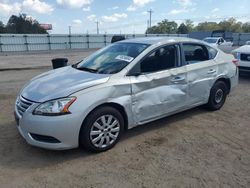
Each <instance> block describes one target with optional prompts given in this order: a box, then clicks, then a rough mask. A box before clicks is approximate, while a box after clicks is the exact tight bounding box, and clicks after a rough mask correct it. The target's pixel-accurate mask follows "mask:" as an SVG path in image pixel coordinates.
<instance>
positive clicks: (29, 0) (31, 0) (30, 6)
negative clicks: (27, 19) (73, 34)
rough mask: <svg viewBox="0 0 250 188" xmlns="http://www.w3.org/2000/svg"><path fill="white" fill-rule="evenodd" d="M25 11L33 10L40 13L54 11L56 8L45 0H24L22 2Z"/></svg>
mask: <svg viewBox="0 0 250 188" xmlns="http://www.w3.org/2000/svg"><path fill="white" fill-rule="evenodd" d="M22 8H23V10H24V11H26V12H27V11H33V12H36V13H39V14H50V13H51V12H53V11H54V8H53V7H52V6H51V5H50V4H47V3H45V2H42V1H40V0H24V1H23V3H22Z"/></svg>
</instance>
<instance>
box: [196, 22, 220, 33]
mask: <svg viewBox="0 0 250 188" xmlns="http://www.w3.org/2000/svg"><path fill="white" fill-rule="evenodd" d="M219 29H222V28H221V27H220V26H219V25H218V24H217V23H216V22H202V23H199V24H198V25H197V26H196V27H195V30H196V31H213V30H219Z"/></svg>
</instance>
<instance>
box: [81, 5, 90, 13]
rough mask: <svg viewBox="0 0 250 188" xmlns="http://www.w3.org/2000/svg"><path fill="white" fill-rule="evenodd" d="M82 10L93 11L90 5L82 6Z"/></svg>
mask: <svg viewBox="0 0 250 188" xmlns="http://www.w3.org/2000/svg"><path fill="white" fill-rule="evenodd" d="M82 10H83V11H84V12H89V11H91V8H90V6H88V7H86V8H85V7H83V8H82Z"/></svg>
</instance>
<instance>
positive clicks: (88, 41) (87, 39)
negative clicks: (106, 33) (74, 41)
mask: <svg viewBox="0 0 250 188" xmlns="http://www.w3.org/2000/svg"><path fill="white" fill-rule="evenodd" d="M86 37H87V48H89V34H87V35H86Z"/></svg>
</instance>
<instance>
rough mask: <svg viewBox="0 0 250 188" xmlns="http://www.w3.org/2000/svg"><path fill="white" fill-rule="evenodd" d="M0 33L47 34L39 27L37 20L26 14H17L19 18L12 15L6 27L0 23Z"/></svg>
mask: <svg viewBox="0 0 250 188" xmlns="http://www.w3.org/2000/svg"><path fill="white" fill-rule="evenodd" d="M0 33H12V34H47V31H46V30H45V29H43V28H41V27H40V24H39V22H38V21H37V20H35V19H32V18H31V17H29V16H27V15H26V14H19V16H16V15H12V16H11V17H10V18H9V20H8V22H7V24H6V25H4V24H3V22H2V21H0Z"/></svg>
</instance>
